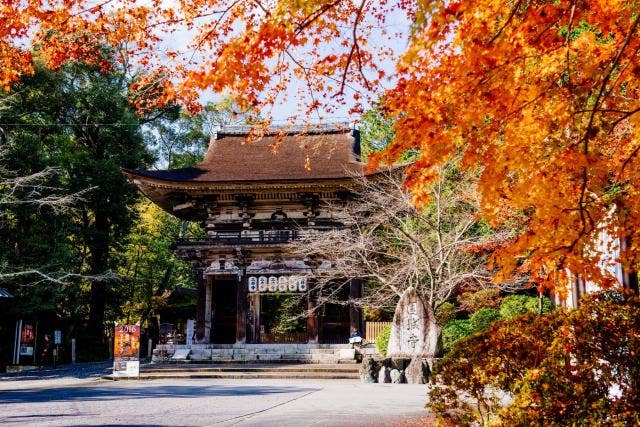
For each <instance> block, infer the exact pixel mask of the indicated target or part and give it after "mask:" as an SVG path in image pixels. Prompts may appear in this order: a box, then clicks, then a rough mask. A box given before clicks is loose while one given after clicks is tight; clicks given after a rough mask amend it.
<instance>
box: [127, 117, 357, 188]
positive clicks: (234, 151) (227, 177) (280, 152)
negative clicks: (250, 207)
mask: <svg viewBox="0 0 640 427" xmlns="http://www.w3.org/2000/svg"><path fill="white" fill-rule="evenodd" d="M249 131H250V128H248V127H244V126H234V127H227V128H223V129H221V130H219V131H218V132H217V135H216V137H215V138H214V139H212V140H211V143H210V145H209V149H208V151H207V153H206V155H205V158H204V160H203V162H202V163H200V164H199V165H197V166H195V167H193V168H186V169H174V170H161V171H151V170H135V171H126V172H128V173H130V174H132V175H138V176H143V177H149V178H154V179H159V180H167V181H190V182H193V181H196V182H232V181H273V180H303V179H327V178H345V177H350V176H352V175H353V174H361V173H363V172H364V169H365V165H364V163H362V162H360V161H359V159H357V158H356V156H355V154H354V148H353V147H354V143H356V144H359V141H358V140H357V139H358V135H357V134H356V133H355V132H357V131H353V130H351V129H349V128H348V127H347V126H346V125H345V126H340V125H332V126H322V127H313V128H307V129H297V128H291V127H287V128H281V129H278V128H275V129H274V128H272V129H270V130H269V131H268V132H266V133H265V136H264V137H263V138H262V139H260V140H259V141H255V142H248V141H247V140H246V135H247V134H248V132H249ZM302 131H304V132H305V133H302V134H301V133H300V132H302Z"/></svg>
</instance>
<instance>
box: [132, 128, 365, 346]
mask: <svg viewBox="0 0 640 427" xmlns="http://www.w3.org/2000/svg"><path fill="white" fill-rule="evenodd" d="M250 131H251V129H250V128H249V127H243V126H235V127H225V128H223V129H221V130H220V131H218V132H217V133H216V134H215V135H213V136H212V138H211V142H210V145H209V149H208V151H207V153H206V155H205V158H204V160H203V162H202V163H200V164H199V165H197V166H195V167H192V168H185V169H174V170H124V173H125V174H126V176H127V177H128V178H129V180H130V181H131V182H133V183H134V184H135V185H137V186H138V188H139V189H140V191H141V192H142V193H143V194H144V195H145V196H146V197H148V198H149V199H150V200H151V201H153V202H154V203H156V204H157V205H159V206H160V207H162V208H163V209H164V210H165V211H167V212H169V213H170V214H172V215H174V216H176V217H178V218H180V219H183V220H189V221H199V222H200V223H201V224H202V225H203V228H204V230H205V232H206V237H204V238H201V239H183V240H179V241H178V242H176V249H175V251H176V253H177V255H178V256H180V257H182V258H183V259H185V260H187V261H189V262H190V263H191V265H192V266H193V268H194V270H195V272H196V278H197V284H196V285H197V295H198V297H197V310H196V313H195V317H196V340H197V342H199V343H217V344H233V343H235V344H242V343H274V342H275V343H279V342H280V343H285V342H286V343H294V342H298V343H336V344H337V343H345V342H347V340H348V337H349V332H350V330H351V329H352V328H355V329H357V330H358V331H363V318H362V313H361V310H360V309H359V308H357V307H356V306H355V305H353V304H345V305H335V306H329V305H327V306H322V307H321V308H320V309H319V307H318V306H317V305H318V301H317V295H316V293H315V292H314V269H316V268H318V265H315V264H314V263H312V262H310V261H309V260H304V259H299V258H297V257H296V256H295V255H294V254H292V253H290V251H289V250H288V245H289V244H290V243H291V242H292V241H294V240H296V239H299V238H300V237H302V236H304V234H305V233H321V232H323V230H328V229H332V228H335V227H342V226H343V225H342V224H341V223H339V222H338V221H336V220H335V219H334V213H333V212H332V211H331V209H332V208H331V207H330V206H334V207H335V206H339V203H338V202H341V201H344V200H346V199H348V198H349V197H350V192H349V190H350V189H351V188H353V185H354V177H356V176H358V175H362V174H364V173H365V165H364V164H363V163H362V162H361V161H360V140H359V133H358V131H357V130H352V129H349V128H348V126H347V125H333V126H321V127H313V128H311V129H304V130H302V129H292V128H288V129H286V128H283V129H271V130H269V131H268V132H267V133H266V134H265V136H264V137H263V138H262V139H261V140H260V141H257V142H246V137H247V135H248V134H249V132H250ZM361 293H362V285H361V281H360V280H357V278H354V279H353V280H351V282H350V286H349V288H348V289H345V290H344V292H343V295H342V297H343V298H344V301H349V300H350V299H357V298H359V297H360V295H361ZM283 304H297V308H298V309H301V310H302V311H303V312H304V310H305V309H306V316H305V317H304V319H298V323H297V324H296V325H294V326H295V328H294V329H295V330H293V331H291V332H289V333H285V334H283V333H278V332H277V331H275V330H274V329H273V325H274V317H276V316H278V315H279V313H281V311H282V305H283Z"/></svg>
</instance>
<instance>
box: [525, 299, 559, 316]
mask: <svg viewBox="0 0 640 427" xmlns="http://www.w3.org/2000/svg"><path fill="white" fill-rule="evenodd" d="M539 304H540V298H539V297H531V298H529V301H527V302H526V303H525V307H526V308H527V311H529V312H531V313H535V314H539V312H538V310H539V307H540V305H539ZM554 308H555V305H554V304H553V302H552V301H551V300H550V299H549V298H547V297H543V298H542V314H548V313H549V312H551V310H553V309H554Z"/></svg>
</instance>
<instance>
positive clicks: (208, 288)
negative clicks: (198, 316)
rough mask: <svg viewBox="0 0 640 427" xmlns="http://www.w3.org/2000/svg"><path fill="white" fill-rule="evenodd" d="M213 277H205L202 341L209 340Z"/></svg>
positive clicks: (207, 341)
mask: <svg viewBox="0 0 640 427" xmlns="http://www.w3.org/2000/svg"><path fill="white" fill-rule="evenodd" d="M212 279H213V278H212V277H211V276H207V277H206V278H205V287H206V290H205V304H204V343H205V344H209V343H210V342H211V306H212V303H213V280H212Z"/></svg>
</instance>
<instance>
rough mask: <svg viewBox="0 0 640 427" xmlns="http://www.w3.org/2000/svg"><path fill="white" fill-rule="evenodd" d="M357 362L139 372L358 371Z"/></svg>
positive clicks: (149, 367) (159, 367)
mask: <svg viewBox="0 0 640 427" xmlns="http://www.w3.org/2000/svg"><path fill="white" fill-rule="evenodd" d="M358 368H359V366H358V365H357V364H320V363H318V364H276V365H269V364H235V365H234V364H228V365H221V364H209V365H204V364H196V365H192V364H175V365H143V366H142V367H141V368H140V372H145V373H151V372H358Z"/></svg>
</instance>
